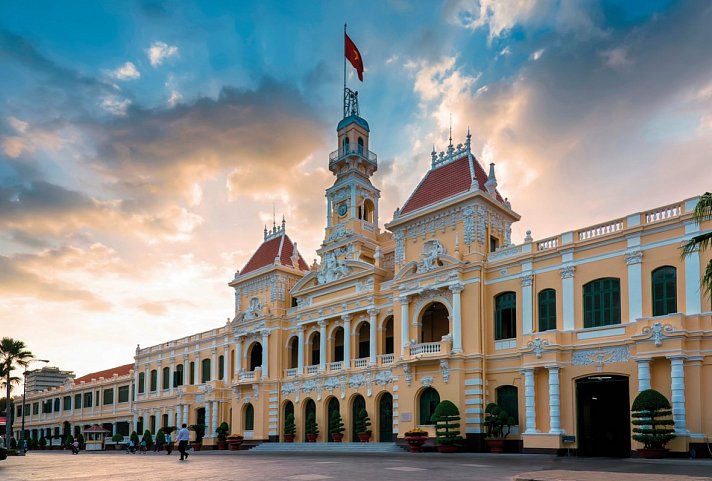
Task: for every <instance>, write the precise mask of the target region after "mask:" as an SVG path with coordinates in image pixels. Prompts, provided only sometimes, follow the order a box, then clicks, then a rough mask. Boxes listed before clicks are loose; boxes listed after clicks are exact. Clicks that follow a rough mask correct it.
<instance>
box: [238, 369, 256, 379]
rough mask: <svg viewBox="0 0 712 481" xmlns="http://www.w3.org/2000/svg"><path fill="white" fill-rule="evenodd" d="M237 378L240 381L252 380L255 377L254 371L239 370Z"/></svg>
mask: <svg viewBox="0 0 712 481" xmlns="http://www.w3.org/2000/svg"><path fill="white" fill-rule="evenodd" d="M237 379H238V380H240V381H252V380H254V379H255V371H241V372H240V373H239V374H238V376H237Z"/></svg>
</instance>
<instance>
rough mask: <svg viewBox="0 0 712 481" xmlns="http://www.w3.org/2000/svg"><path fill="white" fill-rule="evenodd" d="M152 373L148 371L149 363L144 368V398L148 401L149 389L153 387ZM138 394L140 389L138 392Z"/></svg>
mask: <svg viewBox="0 0 712 481" xmlns="http://www.w3.org/2000/svg"><path fill="white" fill-rule="evenodd" d="M149 374H151V371H150V370H149V369H148V363H146V364H145V366H144V368H143V397H144V398H145V399H148V393H149V392H150V391H149V388H150V387H151V378H150V377H149ZM136 392H138V388H137V391H136Z"/></svg>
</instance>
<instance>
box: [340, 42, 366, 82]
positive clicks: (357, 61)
mask: <svg viewBox="0 0 712 481" xmlns="http://www.w3.org/2000/svg"><path fill="white" fill-rule="evenodd" d="M344 55H346V58H347V59H348V61H349V62H351V65H353V67H354V68H355V69H356V72H357V73H358V79H359V80H360V81H361V82H363V59H362V58H361V52H359V51H358V48H356V44H355V43H354V42H353V40H351V39H350V38H349V36H348V35H347V34H346V32H344Z"/></svg>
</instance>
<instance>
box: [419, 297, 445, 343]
mask: <svg viewBox="0 0 712 481" xmlns="http://www.w3.org/2000/svg"><path fill="white" fill-rule="evenodd" d="M449 332H450V321H449V320H448V312H447V307H445V306H444V305H443V304H441V303H440V302H433V303H432V304H430V305H429V306H428V308H427V309H425V311H423V314H422V315H421V317H420V342H439V341H440V340H442V338H443V336H447V335H448V333H449Z"/></svg>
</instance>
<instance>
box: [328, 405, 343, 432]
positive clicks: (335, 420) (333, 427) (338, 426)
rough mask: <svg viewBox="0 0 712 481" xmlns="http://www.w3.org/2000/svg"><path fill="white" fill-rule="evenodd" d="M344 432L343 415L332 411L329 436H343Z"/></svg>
mask: <svg viewBox="0 0 712 481" xmlns="http://www.w3.org/2000/svg"><path fill="white" fill-rule="evenodd" d="M343 432H344V423H343V420H342V419H341V413H340V412H339V411H338V410H334V411H331V414H330V415H329V434H341V433H343Z"/></svg>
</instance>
